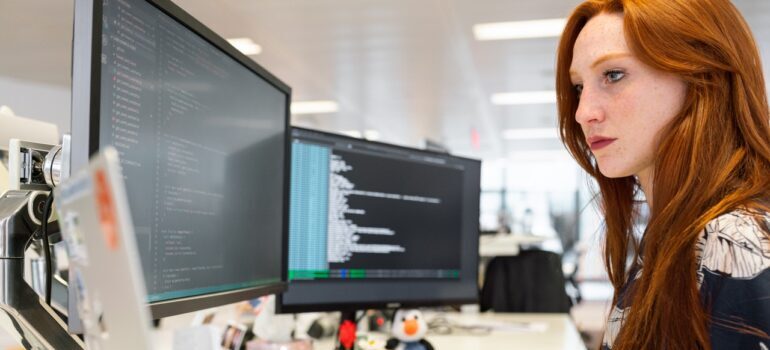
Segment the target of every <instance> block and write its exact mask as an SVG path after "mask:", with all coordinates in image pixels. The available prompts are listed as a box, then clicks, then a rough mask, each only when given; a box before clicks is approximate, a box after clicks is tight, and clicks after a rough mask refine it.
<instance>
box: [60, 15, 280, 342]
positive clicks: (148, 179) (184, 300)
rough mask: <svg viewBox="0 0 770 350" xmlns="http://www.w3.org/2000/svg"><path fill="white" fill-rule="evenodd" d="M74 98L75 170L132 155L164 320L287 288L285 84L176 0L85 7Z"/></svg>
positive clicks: (137, 216) (144, 251)
mask: <svg viewBox="0 0 770 350" xmlns="http://www.w3.org/2000/svg"><path fill="white" fill-rule="evenodd" d="M72 94H73V100H72V129H71V130H72V154H71V171H72V172H74V171H77V170H78V169H79V168H82V167H83V166H85V165H86V164H87V162H88V157H89V156H90V155H92V154H94V153H95V152H96V151H97V150H99V149H100V148H102V147H104V146H107V145H112V146H114V147H115V148H116V149H117V150H118V152H119V153H120V159H121V166H122V169H123V173H124V176H125V183H126V189H127V193H128V202H129V206H130V208H131V215H132V217H133V222H134V224H135V226H136V227H135V231H136V236H137V237H136V241H137V245H138V247H139V251H140V256H141V262H142V270H143V272H144V276H145V281H146V283H145V284H146V286H147V289H148V290H147V295H148V298H149V300H148V302H149V303H150V310H151V312H152V315H153V317H154V318H161V317H165V316H170V315H174V314H179V313H184V312H190V311H194V310H199V309H203V308H208V307H213V306H217V305H222V304H226V303H231V302H236V301H240V300H246V299H250V298H253V297H256V296H260V295H265V294H272V293H278V292H281V291H283V290H284V289H285V281H286V270H285V266H284V264H285V259H284V255H283V254H284V252H285V249H286V247H285V244H286V241H285V238H286V234H285V230H286V227H287V226H286V220H287V218H286V215H285V213H286V210H287V204H286V203H287V196H288V180H287V175H286V174H288V165H289V164H288V159H287V156H288V147H289V142H288V140H287V137H288V133H287V129H288V125H289V112H288V111H289V103H290V95H291V90H290V88H289V87H288V86H287V85H286V84H284V83H283V82H281V81H280V80H279V79H277V78H276V77H274V76H273V75H272V74H270V73H269V72H268V71H266V70H265V69H264V68H262V67H260V66H259V65H258V64H256V63H255V62H254V61H253V60H251V59H249V58H248V57H246V56H245V55H243V54H241V53H240V52H238V51H237V50H236V49H235V48H233V47H232V46H231V45H229V44H228V43H227V42H226V41H225V40H224V39H222V38H221V37H219V36H218V35H216V34H214V32H212V31H211V30H210V29H208V28H206V27H205V26H204V25H203V24H201V23H200V22H198V21H197V20H195V19H194V18H193V17H191V16H190V15H189V14H187V13H185V12H184V11H183V10H181V9H180V8H179V7H177V6H176V5H174V4H173V3H171V2H170V1H167V0H131V1H129V0H95V1H94V0H76V2H75V28H74V43H73V86H72ZM105 268H109V267H105ZM115 278H120V276H115ZM70 294H73V293H70ZM72 301H73V300H72V298H70V302H71V303H72ZM74 309H76V308H73V307H72V305H70V307H69V311H70V313H72V312H73V311H74ZM70 318H71V319H72V317H70ZM70 326H71V329H72V328H73V327H74V326H73V324H72V323H71V324H70ZM75 328H76V327H75Z"/></svg>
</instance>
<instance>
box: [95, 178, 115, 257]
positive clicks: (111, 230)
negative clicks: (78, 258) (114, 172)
mask: <svg viewBox="0 0 770 350" xmlns="http://www.w3.org/2000/svg"><path fill="white" fill-rule="evenodd" d="M94 178H95V180H96V183H95V186H94V193H95V195H96V206H97V207H98V209H97V210H99V224H100V225H101V226H102V233H103V234H104V241H105V242H106V243H107V248H109V249H111V250H117V249H118V240H119V239H118V219H117V214H116V212H115V203H114V202H113V200H112V193H111V192H110V186H109V185H108V184H107V176H106V175H105V174H104V171H103V170H101V169H99V170H96V173H95V174H94Z"/></svg>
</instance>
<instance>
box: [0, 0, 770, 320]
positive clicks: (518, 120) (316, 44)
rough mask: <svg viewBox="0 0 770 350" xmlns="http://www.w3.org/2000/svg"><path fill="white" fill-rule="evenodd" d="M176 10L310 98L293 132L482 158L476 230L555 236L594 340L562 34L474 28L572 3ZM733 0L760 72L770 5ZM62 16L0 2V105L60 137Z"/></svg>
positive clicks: (267, 0) (482, 0)
mask: <svg viewBox="0 0 770 350" xmlns="http://www.w3.org/2000/svg"><path fill="white" fill-rule="evenodd" d="M174 2H175V3H176V4H177V5H179V6H180V7H182V8H183V9H185V10H186V11H188V12H190V13H191V14H192V15H193V16H194V17H196V18H198V19H199V20H200V21H201V22H203V23H204V24H205V25H207V26H209V27H210V28H212V29H213V30H214V31H216V32H217V33H218V34H220V35H221V36H223V37H225V38H228V39H241V40H240V42H241V43H242V44H243V43H245V46H242V50H243V51H244V52H247V53H248V54H249V55H250V57H252V58H253V59H254V60H255V61H257V62H258V63H259V64H261V65H263V66H265V67H266V68H267V69H268V70H270V71H271V72H273V73H275V74H276V75H277V76H278V77H279V78H280V79H282V80H284V81H285V82H286V83H288V84H289V85H290V86H291V87H292V88H293V100H294V101H295V103H296V102H308V103H305V104H295V105H293V106H292V110H293V115H292V124H293V125H296V126H303V127H309V128H315V129H320V130H325V131H332V132H338V133H345V134H348V135H353V136H356V137H363V138H367V139H370V140H379V141H383V142H388V143H395V144H400V145H406V146H412V147H424V146H425V145H426V144H429V145H432V146H434V147H443V148H446V149H447V150H449V151H450V152H451V153H453V154H457V155H463V156H468V157H473V158H479V159H483V161H484V165H483V172H482V198H481V222H480V225H481V228H482V230H483V231H489V232H498V231H506V232H508V231H510V232H513V233H514V234H531V235H542V236H546V237H550V238H551V239H552V240H551V243H549V244H547V246H548V249H553V250H556V251H559V252H563V253H565V254H566V253H569V254H570V259H568V260H569V262H570V263H571V264H573V265H574V266H573V265H569V266H565V270H569V269H571V268H574V267H575V266H577V267H578V269H577V271H574V277H575V279H576V281H577V282H578V288H579V289H580V292H581V293H580V294H581V296H582V298H583V303H582V304H581V305H585V306H584V307H583V308H581V307H580V305H579V307H577V308H573V313H576V314H577V315H576V323H577V324H578V327H580V328H583V329H587V330H589V331H591V330H593V331H596V329H599V331H600V328H601V324H602V322H603V318H604V308H605V307H606V304H607V299H608V298H610V297H611V293H612V290H611V288H610V286H609V284H608V283H607V282H606V278H605V275H604V271H603V267H602V263H601V258H600V249H601V245H600V238H601V231H602V225H601V219H600V217H599V216H598V214H597V212H596V208H595V206H594V205H592V196H593V194H592V192H591V189H590V184H591V183H590V180H589V179H587V178H586V176H585V174H584V173H583V172H582V171H581V170H580V169H579V168H578V167H577V166H576V164H575V163H574V161H573V160H572V159H571V158H570V156H569V155H568V154H567V153H566V151H565V150H564V148H563V146H562V145H561V143H560V142H559V140H558V138H557V133H556V105H555V96H554V93H553V90H554V65H555V51H556V46H557V43H558V37H557V36H556V35H553V33H551V34H548V31H549V30H550V31H551V32H553V26H550V25H551V24H554V22H555V23H556V26H557V27H556V28H557V30H556V32H558V21H551V22H541V28H540V29H533V30H534V32H532V33H530V35H529V36H535V38H531V37H530V38H510V37H506V33H505V32H504V31H503V32H498V31H496V29H495V27H494V26H479V25H482V24H494V23H501V22H514V21H532V20H549V19H562V18H565V17H566V16H567V15H568V14H569V13H570V11H571V9H572V8H574V6H576V5H577V4H578V3H579V2H580V1H578V0H540V1H522V0H472V1H471V0H290V1H287V0H214V1H212V0H176V1H174ZM733 3H734V4H735V5H736V6H737V7H738V8H739V9H740V10H741V12H742V13H743V15H744V16H745V17H746V19H747V21H748V22H749V25H750V26H751V28H752V29H753V31H754V35H755V37H756V39H757V42H758V44H759V47H760V50H761V53H762V56H763V57H764V58H765V62H767V59H768V57H770V21H768V19H770V1H767V0H734V1H733ZM73 5H74V2H73V1H72V0H33V1H30V0H2V1H0V52H2V54H0V105H8V106H10V107H11V108H12V109H13V110H14V111H15V113H16V114H17V115H20V116H24V117H30V118H36V119H40V120H44V121H49V122H52V123H55V124H57V125H58V126H59V129H60V130H61V131H62V132H67V131H69V128H70V126H69V121H70V83H71V77H70V65H71V41H72V25H73V23H72V21H73ZM508 26H510V24H508ZM505 28H506V25H503V29H505ZM549 28H550V29H549ZM539 30H544V32H540V31H539ZM494 36H502V37H503V38H502V39H499V40H490V39H495V38H494ZM538 36H540V37H538ZM248 50H250V51H248ZM767 78H770V77H767V76H766V79H767ZM640 224H643V223H640ZM565 260H567V259H565ZM586 310H587V311H586Z"/></svg>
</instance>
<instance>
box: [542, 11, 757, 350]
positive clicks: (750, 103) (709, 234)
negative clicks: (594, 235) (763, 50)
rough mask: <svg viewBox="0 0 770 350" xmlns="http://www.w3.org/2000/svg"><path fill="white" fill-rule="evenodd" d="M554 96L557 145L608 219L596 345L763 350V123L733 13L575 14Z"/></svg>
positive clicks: (751, 65)
mask: <svg viewBox="0 0 770 350" xmlns="http://www.w3.org/2000/svg"><path fill="white" fill-rule="evenodd" d="M556 90H557V96H558V109H559V128H560V133H561V138H562V141H563V142H564V144H565V145H566V146H567V148H568V149H569V151H570V153H571V154H572V156H573V157H574V158H575V159H576V160H577V162H578V163H579V164H580V166H581V167H582V168H583V169H585V170H586V171H587V172H588V173H589V174H590V175H591V176H592V177H593V178H594V179H595V180H596V183H597V184H598V190H599V194H600V196H599V197H598V198H599V199H598V200H599V205H600V208H601V209H602V211H603V214H604V217H605V221H604V223H605V225H606V235H605V238H604V245H605V246H604V259H605V266H606V269H607V273H608V274H609V279H610V281H611V282H612V284H613V286H614V288H615V294H614V301H613V305H615V307H614V308H613V309H612V310H611V313H610V315H609V318H608V322H607V329H606V331H605V336H604V340H603V345H602V347H603V348H604V349H613V350H615V349H624V350H625V349H668V350H674V349H757V350H759V349H770V337H769V336H768V333H770V120H769V118H770V117H769V113H768V102H767V96H766V93H765V81H764V78H763V75H762V67H761V63H760V57H759V54H758V51H757V48H756V45H755V42H754V39H753V37H752V34H751V32H750V30H749V28H748V26H747V24H746V22H745V21H744V19H743V18H742V16H741V15H740V13H739V12H738V11H737V10H736V8H735V7H734V6H733V5H732V4H731V3H730V1H729V0H591V1H586V2H584V3H583V4H581V5H579V6H578V7H577V8H576V9H575V11H574V12H573V13H572V15H571V16H570V17H569V19H568V21H567V25H566V27H565V29H564V33H563V35H562V37H561V42H560V44H559V49H558V57H557V73H556ZM640 191H641V192H640ZM642 195H643V196H642ZM638 198H644V201H645V202H646V205H647V206H648V207H649V211H650V218H649V221H648V223H647V225H646V229H645V231H644V232H643V234H642V235H641V238H640V239H636V238H635V237H639V235H634V232H633V227H634V225H633V223H634V219H635V218H636V217H637V216H638V215H639V213H638V212H637V211H635V209H634V208H635V201H636V200H637V199H638Z"/></svg>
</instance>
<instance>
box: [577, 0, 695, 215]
mask: <svg viewBox="0 0 770 350" xmlns="http://www.w3.org/2000/svg"><path fill="white" fill-rule="evenodd" d="M608 72H615V73H608ZM570 76H571V80H572V83H573V85H580V86H582V91H581V93H580V102H579V105H578V109H577V113H576V114H575V120H576V121H577V122H578V123H579V124H580V126H581V128H582V130H583V133H584V135H585V136H586V137H590V136H594V135H596V136H603V137H607V138H612V139H616V140H615V141H614V142H613V143H612V144H610V145H609V146H607V147H604V148H602V149H598V150H593V154H594V157H595V158H596V161H597V163H598V165H599V170H600V171H601V173H602V174H603V175H604V176H607V177H610V178H617V177H625V176H630V175H635V176H637V177H638V179H639V181H640V183H641V185H642V189H643V190H644V192H645V193H646V194H647V195H648V200H651V198H649V196H651V194H652V191H651V190H652V187H651V186H652V178H651V177H652V172H653V169H654V154H655V150H656V148H657V145H658V143H659V137H658V135H659V133H660V131H661V130H662V129H663V128H664V127H665V126H666V125H667V124H668V123H669V122H670V121H671V120H673V119H674V118H675V117H676V116H677V114H678V113H679V111H681V109H682V105H683V103H684V100H685V96H686V93H687V84H686V83H685V82H684V81H683V80H682V79H681V78H679V77H678V76H676V75H674V74H670V73H666V72H662V71H659V70H656V69H654V68H652V67H650V66H648V65H646V64H644V63H642V62H641V61H640V60H639V59H637V58H636V57H635V56H634V54H633V53H632V52H631V50H630V49H629V47H628V44H627V43H626V40H625V36H624V30H623V15H622V14H600V15H598V16H596V17H594V18H592V19H591V20H589V21H588V23H587V24H586V26H585V27H584V28H583V30H582V31H581V32H580V34H579V35H578V37H577V40H576V41H575V46H574V51H573V60H572V63H571V66H570Z"/></svg>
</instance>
